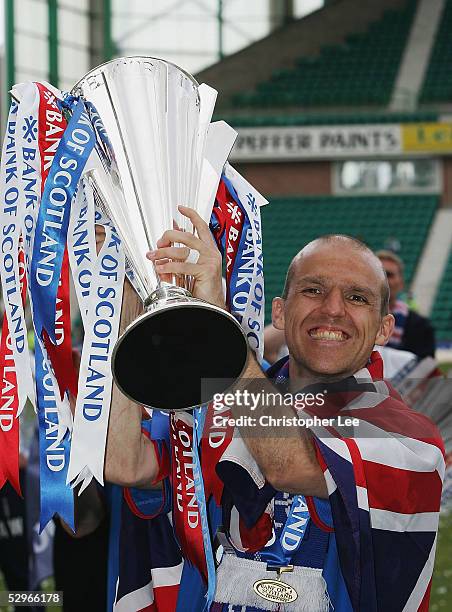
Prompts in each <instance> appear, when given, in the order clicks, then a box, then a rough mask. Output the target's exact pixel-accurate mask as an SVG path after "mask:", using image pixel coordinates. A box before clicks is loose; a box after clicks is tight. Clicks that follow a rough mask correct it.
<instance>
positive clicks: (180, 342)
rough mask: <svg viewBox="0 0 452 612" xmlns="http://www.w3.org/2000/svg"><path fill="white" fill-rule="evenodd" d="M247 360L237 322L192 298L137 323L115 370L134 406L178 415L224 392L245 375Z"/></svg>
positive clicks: (119, 350)
mask: <svg viewBox="0 0 452 612" xmlns="http://www.w3.org/2000/svg"><path fill="white" fill-rule="evenodd" d="M247 355H248V343H247V341H246V338H245V335H244V332H243V330H242V328H241V327H240V325H239V323H238V322H237V320H236V319H235V318H234V317H233V316H232V315H231V314H229V313H228V312H226V311H224V310H222V309H221V308H219V307H217V306H213V305H212V304H208V303H207V302H202V301H199V300H195V299H193V298H191V299H190V300H189V301H184V302H175V303H173V304H169V303H167V304H166V305H165V307H164V308H157V309H153V310H150V311H149V312H146V313H144V314H143V315H141V316H140V317H139V318H138V319H136V320H135V321H133V323H131V324H130V325H129V327H128V328H127V329H126V330H125V332H124V333H123V334H122V336H121V337H120V338H119V339H118V341H117V343H116V346H115V349H114V352H113V358H112V371H113V377H114V379H115V382H116V384H117V386H118V387H119V389H120V390H121V391H122V392H123V393H124V395H126V396H127V397H129V398H130V399H132V400H133V401H135V402H136V403H138V404H142V405H144V406H147V407H149V408H154V409H157V410H161V411H163V412H177V411H181V410H189V409H191V408H195V407H197V406H200V405H202V404H204V403H206V402H208V401H210V400H211V399H212V398H213V396H214V395H215V394H216V393H224V392H225V391H226V390H227V389H228V388H229V387H230V386H231V384H232V383H233V382H234V381H235V380H236V379H237V378H238V377H239V376H240V375H241V374H242V372H243V370H244V368H245V365H246V361H247Z"/></svg>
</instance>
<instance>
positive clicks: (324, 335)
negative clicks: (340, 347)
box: [309, 329, 345, 342]
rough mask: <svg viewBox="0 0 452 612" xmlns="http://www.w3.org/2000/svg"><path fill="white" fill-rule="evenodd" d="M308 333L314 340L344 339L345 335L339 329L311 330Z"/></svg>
mask: <svg viewBox="0 0 452 612" xmlns="http://www.w3.org/2000/svg"><path fill="white" fill-rule="evenodd" d="M309 335H310V336H311V337H312V338H315V339H316V340H336V341H339V342H340V341H342V340H345V335H344V334H343V333H342V332H341V331H329V330H317V329H314V330H312V331H311V332H310V333H309Z"/></svg>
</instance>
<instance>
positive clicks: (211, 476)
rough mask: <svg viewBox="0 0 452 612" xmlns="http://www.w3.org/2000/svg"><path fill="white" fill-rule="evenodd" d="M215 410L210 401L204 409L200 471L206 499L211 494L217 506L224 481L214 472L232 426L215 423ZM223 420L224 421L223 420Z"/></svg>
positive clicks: (231, 433)
mask: <svg viewBox="0 0 452 612" xmlns="http://www.w3.org/2000/svg"><path fill="white" fill-rule="evenodd" d="M215 414H217V412H216V411H215V410H214V406H213V404H212V403H210V404H209V405H208V407H207V409H206V414H205V423H204V434H203V436H202V439H201V456H202V473H203V478H204V491H205V496H206V500H207V501H208V500H209V499H210V497H211V496H213V498H214V500H215V503H216V505H217V506H220V505H221V496H222V494H223V488H224V483H223V481H222V480H221V478H220V477H219V476H218V474H217V472H216V467H217V465H218V463H219V461H220V459H221V457H222V456H223V454H224V452H225V450H226V449H227V447H228V446H229V444H230V442H231V440H232V436H233V433H234V428H233V427H232V426H231V425H229V424H226V425H222V426H221V427H219V426H217V425H215V423H214V420H213V418H214V416H215ZM221 415H222V416H224V417H226V416H231V414H230V411H227V412H225V411H222V412H221ZM223 422H225V421H223Z"/></svg>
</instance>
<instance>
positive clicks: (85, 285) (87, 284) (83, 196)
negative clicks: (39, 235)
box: [68, 178, 97, 328]
mask: <svg viewBox="0 0 452 612" xmlns="http://www.w3.org/2000/svg"><path fill="white" fill-rule="evenodd" d="M68 250H69V261H70V264H71V271H72V279H73V281H74V287H75V293H76V295H77V301H78V305H79V307H80V314H81V317H82V321H83V325H84V327H85V328H86V324H87V320H86V319H87V312H88V309H89V303H90V300H89V297H90V293H91V280H92V276H93V267H94V264H95V262H96V259H97V253H96V236H95V230H94V196H93V192H92V189H91V186H90V184H89V182H88V181H86V180H85V179H83V178H82V180H81V182H80V186H79V189H78V191H77V195H76V197H75V199H74V202H73V203H72V213H71V219H70V221H69V231H68Z"/></svg>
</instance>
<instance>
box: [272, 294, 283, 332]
mask: <svg viewBox="0 0 452 612" xmlns="http://www.w3.org/2000/svg"><path fill="white" fill-rule="evenodd" d="M272 323H273V327H274V328H275V329H280V330H284V324H285V319H284V300H283V299H282V298H281V297H275V298H273V302H272Z"/></svg>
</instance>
